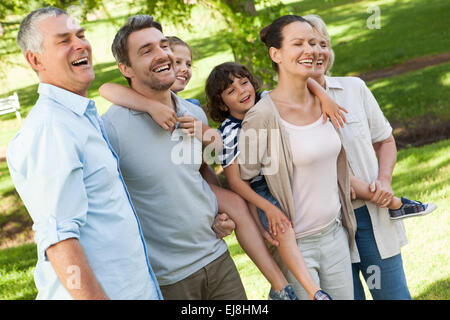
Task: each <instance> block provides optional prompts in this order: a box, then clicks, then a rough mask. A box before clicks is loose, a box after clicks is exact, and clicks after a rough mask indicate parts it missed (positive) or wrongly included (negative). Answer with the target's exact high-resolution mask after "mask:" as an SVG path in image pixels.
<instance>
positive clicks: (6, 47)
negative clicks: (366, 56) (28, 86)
mask: <svg viewBox="0 0 450 320" xmlns="http://www.w3.org/2000/svg"><path fill="white" fill-rule="evenodd" d="M107 3H108V0H31V1H24V0H0V24H1V25H2V26H3V35H2V36H0V54H1V55H3V56H4V55H5V54H8V53H14V52H17V51H18V48H17V46H15V45H12V43H13V42H14V36H13V34H14V31H17V28H18V24H19V22H20V19H21V18H23V17H24V16H25V15H26V14H27V13H28V12H30V11H31V10H34V9H36V8H39V7H44V6H56V7H60V8H63V9H68V8H69V9H70V8H71V7H77V8H79V9H80V10H81V12H78V15H79V17H78V18H80V19H81V20H85V19H86V17H87V14H88V13H90V12H92V11H93V10H95V9H98V8H101V9H103V11H105V12H106V14H107V15H108V14H109V13H108V11H107V10H106V4H107ZM132 6H133V8H134V9H135V10H136V9H138V12H141V13H147V14H151V15H153V16H154V17H155V19H157V20H158V21H162V22H164V23H172V24H174V25H177V26H183V27H185V28H191V27H192V21H194V20H193V19H192V17H191V14H192V9H193V8H194V6H203V7H206V8H208V9H210V10H211V11H212V12H213V13H215V16H216V17H217V18H218V19H222V20H223V21H224V22H225V24H226V26H227V27H226V30H224V33H223V37H224V38H225V40H226V42H227V43H228V44H229V46H230V48H231V50H232V52H233V55H234V58H235V60H236V61H237V62H240V63H242V64H244V65H246V66H248V67H249V68H250V69H251V71H252V72H253V73H254V74H255V75H256V76H257V77H258V78H260V80H262V81H263V82H264V83H265V84H267V85H272V84H273V80H272V79H273V76H274V74H273V72H272V69H271V63H270V60H269V58H268V55H267V50H266V49H265V47H264V45H263V44H262V43H261V41H260V40H259V31H260V30H261V28H263V27H264V26H266V25H267V24H269V23H270V22H271V21H273V20H274V19H275V18H276V17H278V16H280V15H283V14H287V13H289V12H291V11H292V8H290V7H289V6H286V5H283V4H282V3H281V2H280V1H279V0H135V1H133V3H132ZM257 8H260V9H259V10H257ZM135 10H133V11H135ZM136 11H137V10H136ZM69 12H70V11H69ZM11 16H12V17H16V20H10V19H8V18H9V17H11ZM200 23H201V22H200ZM205 27H206V28H207V26H205Z"/></svg>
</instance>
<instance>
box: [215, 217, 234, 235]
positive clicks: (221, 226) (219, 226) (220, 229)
mask: <svg viewBox="0 0 450 320" xmlns="http://www.w3.org/2000/svg"><path fill="white" fill-rule="evenodd" d="M235 228H236V224H235V223H234V221H233V220H231V219H230V217H228V215H227V214H226V213H219V214H217V215H216V218H215V219H214V223H213V225H212V229H213V230H214V232H215V233H216V236H217V238H219V239H222V238H225V237H226V236H229V235H230V234H231V233H232V232H233V230H234V229H235Z"/></svg>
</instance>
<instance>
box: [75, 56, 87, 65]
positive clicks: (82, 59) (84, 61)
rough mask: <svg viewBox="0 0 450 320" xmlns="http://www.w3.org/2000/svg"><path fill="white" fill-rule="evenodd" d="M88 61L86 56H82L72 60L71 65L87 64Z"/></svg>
mask: <svg viewBox="0 0 450 320" xmlns="http://www.w3.org/2000/svg"><path fill="white" fill-rule="evenodd" d="M88 63H89V60H88V58H87V57H84V58H81V59H77V60H75V61H72V65H73V66H75V67H78V66H82V65H87V64H88Z"/></svg>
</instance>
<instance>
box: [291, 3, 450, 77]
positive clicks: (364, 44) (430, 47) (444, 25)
mask: <svg viewBox="0 0 450 320" xmlns="http://www.w3.org/2000/svg"><path fill="white" fill-rule="evenodd" d="M284 2H289V3H290V4H291V5H293V6H295V8H296V10H295V12H294V13H296V14H300V15H306V14H310V13H313V14H318V15H320V16H321V17H322V18H323V19H324V21H325V22H326V23H327V26H328V31H329V33H330V37H331V39H332V45H333V49H334V51H335V53H336V61H335V66H334V68H333V73H334V74H335V75H339V76H342V75H353V74H358V73H363V72H367V71H371V70H376V69H381V68H385V67H389V66H392V65H395V64H398V63H401V62H403V61H406V60H408V59H413V58H417V57H421V56H426V55H434V54H439V53H445V52H448V51H449V48H450V34H449V30H450V2H449V1H447V0H433V1H426V0H378V1H367V0H365V1H354V0H333V1H317V0H303V1H284ZM373 6H376V7H378V8H379V10H380V21H381V25H380V28H379V29H369V28H368V26H367V20H368V18H369V17H370V16H371V15H372V14H373V11H372V12H367V9H368V8H369V7H373Z"/></svg>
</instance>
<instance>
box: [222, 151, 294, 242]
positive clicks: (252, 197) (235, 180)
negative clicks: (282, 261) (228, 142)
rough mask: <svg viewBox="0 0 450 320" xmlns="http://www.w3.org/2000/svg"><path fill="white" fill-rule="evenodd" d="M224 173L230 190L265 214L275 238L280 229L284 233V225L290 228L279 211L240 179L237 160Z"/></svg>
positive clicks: (285, 218)
mask: <svg viewBox="0 0 450 320" xmlns="http://www.w3.org/2000/svg"><path fill="white" fill-rule="evenodd" d="M224 172H225V176H226V177H227V180H228V183H229V185H230V188H231V190H233V191H234V192H236V193H237V194H239V195H240V196H241V197H242V198H244V199H245V200H247V201H248V202H250V203H251V204H253V205H255V206H256V207H258V208H260V209H261V210H263V211H264V212H265V214H266V215H267V220H268V221H269V230H270V232H271V233H272V234H273V235H275V236H276V235H277V230H278V229H280V231H281V232H283V233H284V231H285V230H284V225H287V226H290V225H291V222H290V221H289V219H288V218H287V217H286V215H285V214H284V213H283V212H282V211H281V210H280V209H278V208H277V207H276V206H274V205H273V204H272V203H270V202H269V201H267V200H266V199H264V198H263V197H261V196H260V195H258V194H257V193H256V192H255V191H253V190H252V188H251V187H250V185H249V183H248V182H244V181H243V180H242V179H241V177H240V174H239V165H238V164H237V160H235V161H234V162H233V163H232V164H230V165H229V166H227V167H226V168H225V169H224Z"/></svg>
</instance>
